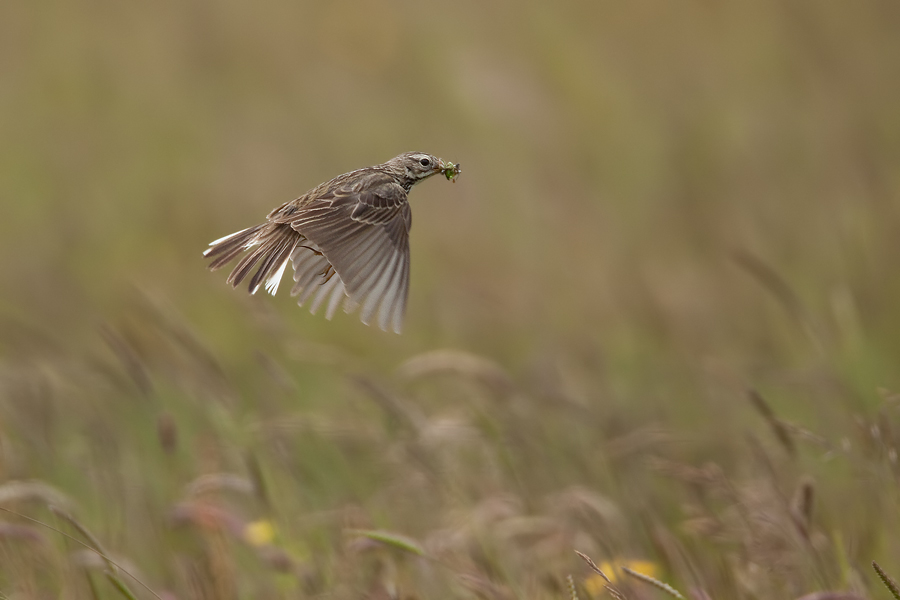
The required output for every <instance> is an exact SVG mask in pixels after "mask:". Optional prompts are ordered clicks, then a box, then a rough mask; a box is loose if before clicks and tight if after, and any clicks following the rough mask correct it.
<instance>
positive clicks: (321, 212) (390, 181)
mask: <svg viewBox="0 0 900 600" xmlns="http://www.w3.org/2000/svg"><path fill="white" fill-rule="evenodd" d="M438 173H440V174H442V175H444V176H445V177H446V178H447V179H449V180H454V181H455V179H456V177H457V176H458V175H459V173H460V167H459V164H455V165H454V164H453V163H445V162H444V161H443V160H441V159H439V158H437V157H435V156H432V155H431V154H423V153H421V152H407V153H405V154H401V155H400V156H397V157H395V158H392V159H391V160H389V161H387V162H386V163H383V164H380V165H375V166H373V167H366V168H364V169H357V170H356V171H351V172H349V173H344V174H343V175H338V176H337V177H335V178H334V179H332V180H331V181H326V182H325V183H322V184H320V185H318V186H316V187H314V188H313V189H311V190H309V191H308V192H306V193H305V194H303V195H302V196H300V197H299V198H297V199H296V200H291V201H290V202H286V203H284V204H282V205H281V206H279V207H278V208H276V209H275V210H273V211H272V212H271V213H269V215H268V217H266V221H265V222H264V223H262V224H260V225H256V226H254V227H249V228H247V229H242V230H241V231H237V232H235V233H232V234H231V235H226V236H225V237H223V238H219V239H217V240H215V241H214V242H212V243H211V244H210V245H209V248H208V249H207V250H206V251H205V252H204V253H203V256H205V257H206V258H208V259H210V260H211V262H210V264H209V268H210V270H212V271H215V270H216V269H219V268H221V267H223V266H225V265H226V264H228V263H229V262H231V261H232V260H233V259H235V258H236V257H238V256H239V255H241V254H243V253H245V252H246V255H245V256H244V257H243V258H241V260H240V261H239V262H238V263H237V265H236V266H235V267H234V269H233V270H232V271H231V274H230V275H229V276H228V283H230V284H231V285H232V287H237V286H238V285H240V284H241V282H242V281H244V279H246V278H247V277H248V276H249V275H250V273H251V272H253V270H254V269H256V272H255V273H253V275H252V276H250V281H249V285H248V289H249V290H250V293H251V294H255V293H256V291H257V290H258V289H259V288H260V287H261V286H264V287H265V289H266V291H268V292H269V293H270V294H272V295H275V292H277V291H278V284H279V283H280V282H281V278H282V276H283V275H284V271H285V269H286V268H287V266H288V263H290V264H291V267H292V268H293V270H294V287H293V288H292V289H291V296H296V297H297V303H298V304H299V305H300V306H303V305H304V304H306V303H309V308H310V311H311V312H312V313H313V314H315V312H316V311H317V310H318V309H319V308H320V307H321V306H322V305H323V304H326V306H327V308H326V311H325V316H326V318H328V319H331V318H332V316H334V313H335V311H336V310H337V307H338V305H340V304H341V302H342V301H343V306H344V310H345V311H347V312H353V311H354V310H356V309H359V310H360V319H361V320H362V322H363V323H365V324H367V325H368V324H370V323H371V322H372V321H373V319H377V323H378V326H379V327H381V329H383V330H385V331H387V330H388V328H390V329H393V330H394V331H395V332H397V333H400V331H401V328H402V326H403V316H404V314H405V313H406V299H407V296H408V295H409V230H410V227H411V226H412V213H411V212H410V207H409V192H410V190H412V188H413V186H415V185H416V184H417V183H419V182H421V181H424V180H425V179H427V178H429V177H431V176H432V175H436V174H438Z"/></svg>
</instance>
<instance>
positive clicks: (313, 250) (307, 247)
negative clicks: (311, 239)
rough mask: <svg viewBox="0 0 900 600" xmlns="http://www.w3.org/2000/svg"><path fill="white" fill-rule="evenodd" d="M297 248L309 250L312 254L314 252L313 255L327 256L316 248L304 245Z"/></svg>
mask: <svg viewBox="0 0 900 600" xmlns="http://www.w3.org/2000/svg"><path fill="white" fill-rule="evenodd" d="M297 247H298V248H306V249H307V250H309V251H310V252H312V253H313V254H315V255H316V256H325V255H324V254H322V253H321V252H320V251H319V250H316V249H315V248H310V247H309V246H304V245H303V244H297Z"/></svg>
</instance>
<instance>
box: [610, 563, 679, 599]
mask: <svg viewBox="0 0 900 600" xmlns="http://www.w3.org/2000/svg"><path fill="white" fill-rule="evenodd" d="M621 568H622V571H623V572H625V573H626V574H628V575H630V576H631V577H634V578H635V579H638V580H640V581H643V582H644V583H649V584H650V585H652V586H653V587H655V588H659V589H661V590H662V591H664V592H665V593H667V594H669V595H670V596H672V597H673V598H680V599H681V600H684V596H682V595H681V593H680V592H679V591H678V590H676V589H675V588H673V587H672V586H671V585H669V584H668V583H663V582H662V581H660V580H659V579H654V578H653V577H650V576H649V575H644V574H643V573H638V572H637V571H635V570H634V569H629V568H628V567H626V566H622V567H621Z"/></svg>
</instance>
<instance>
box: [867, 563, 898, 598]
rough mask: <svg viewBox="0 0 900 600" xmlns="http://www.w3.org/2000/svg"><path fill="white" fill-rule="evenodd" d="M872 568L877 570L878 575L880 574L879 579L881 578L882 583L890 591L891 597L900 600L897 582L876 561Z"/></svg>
mask: <svg viewBox="0 0 900 600" xmlns="http://www.w3.org/2000/svg"><path fill="white" fill-rule="evenodd" d="M872 568H873V569H875V572H876V573H878V577H880V578H881V581H882V583H884V585H885V587H887V589H888V590H890V592H891V595H892V596H893V597H894V598H896V599H897V600H900V588H898V587H897V582H896V581H894V580H893V578H891V576H890V575H888V574H887V573H885V572H884V569H882V568H881V566H880V565H879V564H878V563H877V562H875V561H874V560H873V561H872Z"/></svg>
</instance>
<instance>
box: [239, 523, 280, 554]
mask: <svg viewBox="0 0 900 600" xmlns="http://www.w3.org/2000/svg"><path fill="white" fill-rule="evenodd" d="M274 539H275V526H274V525H272V522H271V521H269V520H267V519H260V520H258V521H251V522H249V523H247V525H245V526H244V541H245V542H247V543H248V544H250V545H251V546H256V547H257V548H258V547H260V546H266V545H268V544H271V543H272V540H274Z"/></svg>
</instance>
